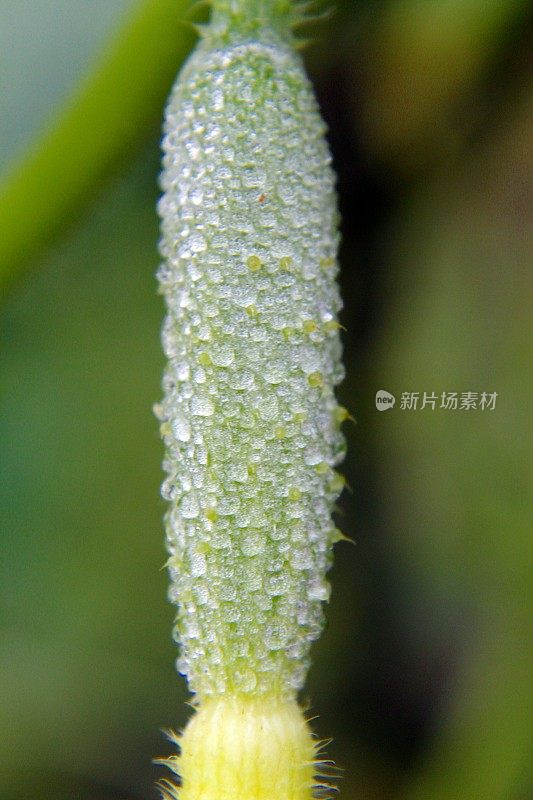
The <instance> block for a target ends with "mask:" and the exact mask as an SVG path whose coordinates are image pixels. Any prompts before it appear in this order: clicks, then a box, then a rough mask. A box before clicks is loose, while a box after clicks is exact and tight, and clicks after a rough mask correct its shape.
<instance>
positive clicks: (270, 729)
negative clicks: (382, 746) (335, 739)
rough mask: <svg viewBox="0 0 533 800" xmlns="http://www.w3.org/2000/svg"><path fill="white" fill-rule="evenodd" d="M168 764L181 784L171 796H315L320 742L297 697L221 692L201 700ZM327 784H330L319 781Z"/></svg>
mask: <svg viewBox="0 0 533 800" xmlns="http://www.w3.org/2000/svg"><path fill="white" fill-rule="evenodd" d="M173 738H174V741H175V742H176V744H178V746H179V748H180V750H181V754H180V755H177V756H172V757H171V758H169V759H167V760H166V761H165V763H166V764H167V766H169V767H170V768H171V769H172V770H173V771H174V772H175V773H176V774H177V775H179V778H180V783H181V786H179V787H178V786H174V785H173V784H171V783H170V782H167V781H164V782H163V785H162V789H163V794H164V796H165V797H166V798H167V800H311V798H312V797H313V788H314V787H315V786H316V785H317V783H316V779H315V776H316V774H317V769H319V767H320V764H321V763H322V762H321V761H320V760H317V746H319V744H320V743H319V742H317V740H315V739H314V738H313V736H312V734H311V731H310V729H309V726H308V725H307V722H306V721H305V718H304V716H303V713H302V711H301V709H300V708H299V707H298V705H297V703H296V702H295V701H294V700H281V699H278V698H273V697H271V696H265V697H256V698H247V697H242V696H240V697H217V698H208V699H206V700H205V701H203V702H202V704H201V706H200V707H199V709H198V710H197V711H196V713H195V714H194V716H193V717H192V718H191V720H190V721H189V723H188V725H187V727H186V728H185V731H184V733H183V735H182V736H180V737H177V736H176V737H173ZM320 786H321V787H322V788H327V787H325V786H324V784H323V783H320Z"/></svg>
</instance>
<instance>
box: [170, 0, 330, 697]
mask: <svg viewBox="0 0 533 800" xmlns="http://www.w3.org/2000/svg"><path fill="white" fill-rule="evenodd" d="M220 5H221V6H222V5H223V3H221V4H220ZM226 22H227V15H225V14H224V13H223V10H222V11H221V12H220V14H219V15H218V16H217V15H216V14H215V17H214V20H213V23H212V27H211V28H210V29H208V32H207V34H206V36H205V38H204V39H203V40H202V41H201V42H200V44H199V46H198V47H197V49H196V50H195V52H194V53H193V54H192V56H191V57H190V58H189V60H188V62H187V63H186V65H185V66H184V68H183V70H182V72H181V74H180V75H179V77H178V79H177V81H176V84H175V86H174V89H173V91H172V94H171V97H170V100H169V103H168V107H167V110H166V121H165V134H166V135H165V138H164V141H163V149H164V152H165V155H164V160H163V173H162V178H161V182H162V188H163V190H164V192H165V194H164V195H163V197H162V199H161V201H160V206H159V212H160V215H161V218H162V241H161V253H162V255H163V257H164V259H165V261H164V263H163V265H162V267H161V269H160V271H159V279H160V282H161V288H162V291H163V293H164V295H165V299H166V304H167V309H168V315H167V317H166V320H165V324H164V329H163V347H164V350H165V353H166V355H167V358H168V359H169V361H168V365H167V368H166V372H165V377H164V382H163V387H164V393H165V396H164V400H163V402H162V403H161V405H160V406H159V407H158V415H159V417H160V419H161V422H162V426H161V428H162V433H163V437H164V441H165V445H166V459H165V462H164V467H165V470H166V471H167V473H168V478H167V480H166V481H165V483H164V484H163V490H162V491H163V496H164V497H165V498H166V499H167V500H169V501H170V509H169V511H168V514H167V516H166V528H167V540H168V547H169V550H170V553H171V558H170V561H169V567H170V578H171V588H170V597H171V600H172V602H174V603H176V604H177V605H178V613H177V621H176V639H177V640H178V641H179V643H180V648H181V656H180V658H179V659H178V669H179V671H180V672H182V673H183V674H184V675H186V676H187V679H188V682H189V686H190V688H191V690H192V691H194V692H196V693H198V694H199V695H200V696H205V695H213V694H222V693H237V694H238V693H245V694H246V693H248V694H253V695H258V694H267V693H275V694H278V695H286V696H289V695H294V694H295V693H296V691H297V690H298V689H300V688H301V686H302V684H303V681H304V679H305V674H306V671H307V666H308V654H309V648H310V644H311V642H312V641H313V640H314V639H316V638H317V636H318V635H319V633H320V630H321V627H322V604H323V601H325V600H327V598H328V596H329V586H328V584H327V582H326V580H325V574H326V571H327V569H328V567H329V566H330V563H331V550H332V544H333V541H335V540H336V531H335V528H334V525H333V523H332V521H331V511H332V507H333V504H334V502H335V500H336V498H337V496H338V494H339V492H340V489H341V487H342V481H341V480H339V476H338V475H337V474H336V473H335V472H334V470H333V467H334V466H335V465H336V464H337V463H338V462H339V461H340V460H341V459H342V455H343V451H344V440H343V437H342V435H341V433H340V430H339V428H340V421H341V419H342V416H343V415H342V411H341V412H340V413H339V407H338V405H337V402H336V400H335V396H334V386H335V385H336V384H337V383H338V382H339V381H340V380H341V379H342V377H343V369H342V366H341V363H340V355H341V348H340V342H339V336H338V330H337V326H336V322H335V321H336V315H337V313H338V311H339V308H340V299H339V294H338V288H337V284H336V280H335V276H336V253H337V246H338V233H337V218H338V215H337V209H336V197H335V190H334V175H333V172H332V170H331V168H330V156H329V152H328V147H327V144H326V140H325V135H324V134H325V127H324V124H323V122H322V121H321V118H320V115H319V112H318V110H317V106H316V102H315V99H314V96H313V92H312V88H311V86H310V84H309V81H308V80H307V78H306V76H305V73H304V70H303V66H302V63H301V60H300V58H299V56H298V55H297V54H296V53H295V51H294V49H293V47H292V46H291V44H290V34H287V36H285V38H283V37H282V36H281V35H279V34H278V33H276V32H275V31H274V29H273V28H271V27H269V26H265V27H261V26H257V25H255V26H253V25H252V27H255V28H256V29H255V30H253V31H251V29H250V26H248V29H246V26H244V25H241V26H240V28H241V32H234V30H233V28H232V27H231V26H230V27H229V28H228V27H227V26H226ZM243 28H244V29H245V31H244V33H243V32H242V29H243ZM287 30H288V29H287Z"/></svg>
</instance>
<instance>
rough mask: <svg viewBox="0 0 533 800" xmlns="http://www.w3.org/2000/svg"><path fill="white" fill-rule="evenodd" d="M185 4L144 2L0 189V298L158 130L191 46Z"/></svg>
mask: <svg viewBox="0 0 533 800" xmlns="http://www.w3.org/2000/svg"><path fill="white" fill-rule="evenodd" d="M188 6H189V0H145V1H144V2H142V3H141V4H140V6H139V8H138V10H137V12H136V13H135V14H134V16H133V18H132V19H131V20H129V21H128V23H127V24H126V26H125V27H124V29H123V30H122V32H121V33H120V34H119V36H118V37H117V38H116V40H114V41H113V44H112V45H111V47H110V48H109V49H107V51H106V52H105V53H104V55H103V56H102V60H101V62H100V64H99V65H98V66H97V67H96V69H95V70H94V72H93V73H92V74H91V75H90V76H89V77H88V78H87V79H86V80H85V81H83V83H82V84H81V86H80V87H79V88H78V90H77V93H76V95H75V96H74V98H73V99H72V101H71V102H70V104H69V105H68V107H67V108H66V109H65V111H64V112H63V113H62V114H61V116H60V117H59V118H58V119H57V120H56V121H54V122H53V123H52V125H51V126H50V127H49V129H48V131H47V132H46V133H45V134H44V135H42V136H41V138H40V139H39V140H38V141H37V142H36V143H35V144H34V146H33V147H32V148H31V149H30V151H29V152H28V154H27V155H26V157H25V159H24V160H23V161H22V163H20V164H19V165H18V166H17V167H16V168H15V170H14V171H13V172H12V173H11V175H10V176H9V177H8V179H7V181H6V182H5V183H4V185H3V187H1V188H0V231H1V232H2V235H1V236H0V293H5V291H6V289H7V287H8V285H9V284H11V283H12V281H13V280H14V279H15V278H16V277H17V276H19V275H20V274H21V273H22V272H23V270H24V269H25V268H26V267H27V266H28V265H29V264H30V260H31V257H32V255H33V254H34V253H35V251H36V250H37V248H38V247H39V246H41V245H43V244H45V243H49V242H50V241H51V239H52V238H53V236H54V235H55V234H56V233H57V232H58V231H59V230H61V228H62V227H63V226H64V225H65V223H66V222H67V221H68V220H69V219H70V218H71V217H72V216H73V215H74V213H75V212H76V211H77V210H78V209H79V207H80V205H81V204H82V203H83V202H84V201H86V200H87V199H88V198H90V197H91V195H92V194H93V192H94V191H95V189H96V188H97V186H98V184H99V182H100V181H101V179H102V177H103V176H104V175H105V174H106V173H107V172H108V171H109V169H110V167H111V166H112V165H113V164H114V163H115V162H117V161H118V160H120V159H122V158H123V157H124V156H125V155H129V154H130V153H131V151H132V150H133V149H136V148H137V147H139V146H140V145H141V144H142V141H143V139H144V138H145V137H146V133H147V130H150V129H151V127H150V125H151V123H153V124H156V121H157V119H158V116H159V114H160V110H161V107H162V105H163V103H164V99H165V96H166V94H167V93H168V90H169V88H170V85H171V83H172V80H173V78H174V77H175V73H176V70H177V68H178V67H179V66H180V64H181V62H182V61H183V59H184V58H185V57H186V55H187V53H188V52H189V50H190V48H191V46H192V43H193V39H194V36H193V33H192V29H191V30H188V28H187V27H185V26H184V25H183V24H182V23H183V16H184V13H185V11H186V9H187V7H188Z"/></svg>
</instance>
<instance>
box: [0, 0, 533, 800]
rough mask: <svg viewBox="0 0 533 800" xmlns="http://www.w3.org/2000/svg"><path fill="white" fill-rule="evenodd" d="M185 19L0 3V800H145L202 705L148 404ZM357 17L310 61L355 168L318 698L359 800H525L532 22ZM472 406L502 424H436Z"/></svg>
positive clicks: (317, 47)
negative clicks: (172, 600) (444, 400)
mask: <svg viewBox="0 0 533 800" xmlns="http://www.w3.org/2000/svg"><path fill="white" fill-rule="evenodd" d="M185 6H186V4H185V3H184V2H181V3H180V0H172V2H170V0H148V2H139V0H135V2H134V0H0V54H1V55H0V59H1V66H0V260H2V259H3V260H2V269H3V273H2V278H3V294H2V305H1V308H0V324H1V334H0V336H1V363H2V370H1V374H2V395H1V401H0V402H1V414H0V442H1V445H0V447H1V450H0V453H1V456H0V458H1V462H0V463H1V473H2V477H1V485H0V519H1V531H2V532H1V558H0V625H1V638H0V731H1V733H0V739H1V740H2V744H1V747H0V797H1V798H2V800H22V798H24V800H26V798H28V797H31V798H32V800H67V799H68V800H70V799H71V798H76V799H79V800H153V798H155V797H156V796H157V792H156V789H155V788H154V781H155V780H156V778H157V777H160V776H161V770H160V769H159V768H156V767H154V766H153V765H152V763H151V759H152V758H153V757H154V756H155V755H161V754H167V753H169V752H170V748H169V746H168V743H167V742H166V741H165V739H164V737H163V735H162V734H161V729H162V728H169V727H173V728H179V727H180V726H182V725H183V724H184V722H185V720H186V717H187V714H188V710H187V707H186V706H185V705H184V701H185V699H186V697H187V695H186V690H185V687H184V683H183V680H182V679H180V678H178V677H177V676H176V674H175V671H174V658H175V655H176V653H175V650H174V646H173V644H172V643H171V639H170V630H171V623H172V617H173V611H172V608H171V606H170V605H169V604H168V603H167V602H166V575H165V573H164V571H161V566H162V564H163V563H164V561H165V552H164V547H163V532H162V524H161V517H162V513H163V510H164V504H163V502H162V500H160V498H159V483H160V480H161V470H160V462H161V457H162V446H161V444H160V441H159V436H158V429H157V424H156V421H155V418H154V417H153V415H152V412H151V407H152V404H153V403H154V402H156V401H157V400H158V399H159V398H160V389H159V383H160V375H161V371H162V366H163V357H162V354H161V351H160V346H159V328H160V324H161V320H162V315H163V308H162V303H161V300H160V298H159V297H158V296H157V294H156V283H155V279H154V272H155V270H156V267H157V264H158V256H157V252H156V242H157V238H158V222H157V219H156V215H155V210H154V209H155V203H156V199H157V195H158V189H157V182H156V177H157V174H158V169H159V166H158V162H159V130H160V119H161V113H162V108H163V103H164V98H165V96H166V95H167V93H168V91H169V89H170V86H171V83H172V80H173V76H174V74H175V72H176V70H177V68H178V66H179V63H180V61H181V59H182V58H183V56H184V55H185V54H186V52H187V50H188V48H189V47H190V45H191V42H192V41H193V36H192V33H191V31H190V30H189V29H187V28H186V27H183V26H182V25H181V24H180V19H181V17H182V16H183V12H184V8H185ZM335 7H336V10H335V13H334V14H333V15H332V17H331V18H330V19H329V20H328V21H326V22H324V23H321V24H320V25H319V26H315V28H314V29H312V30H311V33H312V35H313V36H314V37H315V41H314V43H312V44H311V45H310V46H309V47H308V48H307V49H306V50H305V51H304V56H305V60H306V63H307V65H308V69H309V72H310V74H311V76H312V79H313V81H314V84H315V87H316V91H317V94H318V97H319V101H320V104H321V107H322V109H323V113H324V116H325V118H326V120H327V123H328V126H329V129H330V142H331V147H332V150H333V154H334V161H335V165H336V169H337V172H338V176H339V192H340V203H341V211H342V217H343V222H342V232H343V245H342V251H341V263H342V275H341V280H342V291H343V296H344V301H345V308H344V312H343V319H342V322H343V324H344V325H345V327H346V332H345V333H344V345H345V356H346V366H347V378H346V381H345V383H344V384H343V386H342V388H341V389H340V393H339V395H340V400H341V402H342V403H343V404H344V405H346V406H347V407H348V408H349V409H350V411H351V412H352V414H353V416H354V417H355V419H356V424H355V425H351V426H350V427H348V429H347V437H348V441H349V451H348V452H349V455H348V458H347V460H346V464H345V472H346V475H347V478H348V481H349V483H350V485H351V487H352V492H348V491H346V492H345V493H344V495H343V498H342V500H341V503H340V506H341V508H340V511H339V519H338V522H339V525H340V527H341V528H342V530H343V531H344V532H345V533H346V534H347V535H348V536H350V537H351V538H353V540H354V542H355V546H354V545H350V544H346V543H340V544H339V545H337V553H336V562H335V567H334V569H333V571H332V575H331V578H332V582H333V586H334V592H333V596H332V601H331V604H330V607H329V609H328V621H329V624H328V627H327V630H326V632H325V634H324V636H323V637H322V639H321V640H320V642H319V643H318V644H317V645H316V646H315V650H314V665H313V668H312V672H311V675H310V679H309V681H308V684H307V687H306V691H305V693H304V695H303V697H302V700H303V701H304V702H305V703H308V704H309V705H310V708H311V710H312V713H313V714H315V713H316V714H318V715H319V718H318V720H317V721H316V722H315V723H314V724H315V727H316V730H317V731H318V732H319V734H320V735H321V736H332V737H333V743H332V744H331V745H330V746H329V748H328V753H329V755H331V756H332V757H333V758H334V759H335V760H336V762H337V763H338V764H339V765H340V766H341V767H342V768H343V773H342V777H341V780H340V782H339V785H340V789H341V796H342V797H343V798H346V800H430V798H431V800H526V799H527V798H530V797H532V796H533V780H532V772H531V763H532V759H531V755H532V748H531V743H532V742H531V738H532V737H531V732H532V730H533V725H532V723H533V712H532V705H533V685H532V679H531V675H532V663H533V661H532V654H533V637H532V629H531V616H532V610H533V602H532V593H531V588H532V583H533V581H532V563H533V559H532V556H533V548H532V537H531V511H532V505H531V460H530V455H531V449H532V448H531V445H532V441H531V422H530V404H531V391H532V389H533V386H532V382H531V348H530V342H531V338H532V337H531V334H532V332H533V331H532V329H531V321H530V320H531V316H530V309H529V302H528V297H529V301H530V298H531V272H530V265H531V256H532V255H533V251H532V248H531V232H532V230H533V227H532V225H531V217H530V214H531V199H532V195H531V188H532V185H531V166H532V162H531V142H532V133H533V131H532V106H533V104H532V101H533V91H532V83H531V73H530V71H529V64H528V57H529V55H530V52H529V49H528V43H529V41H530V39H529V34H530V28H529V25H528V23H529V21H530V12H531V6H530V5H529V4H528V3H526V2H523V1H521V0H379V1H378V0H359V2H347V0H337V2H336V4H335ZM158 14H159V17H158ZM143 15H146V16H143ZM158 20H159V22H158ZM157 25H159V26H160V29H159V33H157V30H158V28H157ZM150 26H151V27H150ZM163 31H164V33H165V35H166V39H165V38H164V35H163ZM156 34H157V35H156ZM135 36H137V37H138V38H137V39H136V38H135ZM158 36H159V39H158V38H157V37H158ZM132 37H133V38H132ZM150 37H152V38H153V40H154V41H153V43H152V44H150V41H151V40H150ZM163 39H164V42H163ZM160 42H163V43H162V44H160ZM132 43H137V44H136V45H135V46H133V44H132ZM117 53H118V55H117ZM121 69H122V73H123V74H124V75H126V76H128V80H129V83H128V80H126V78H124V80H123V82H122V83H121V81H120V80H116V81H113V79H112V77H113V75H114V74H115V73H117V71H118V72H119V73H120V70H121ZM113 70H115V72H113ZM122 73H121V74H122ZM109 76H111V77H109ZM80 86H81V88H80ZM91 93H92V94H91ZM87 96H89V100H87ZM91 97H92V98H93V99H92V101H91V99H90V98H91ZM73 98H74V99H73ZM84 98H85V100H84ZM95 98H96V99H95ZM117 109H118V111H117ZM114 115H115V116H114ZM121 115H122V116H121ZM69 126H70V127H69ZM78 143H79V147H78ZM94 143H96V144H94ZM28 148H30V149H29V150H28ZM91 148H92V149H91ZM28 152H29V153H30V155H29V156H28ZM32 154H33V155H32ZM28 159H29V161H28ZM32 159H33V160H32ZM54 159H55V160H54ZM28 164H29V166H28ZM21 165H22V166H21ZM25 165H26V166H25ZM47 170H48V171H47ZM55 175H57V176H58V177H57V179H56V177H55ZM2 198H3V200H2ZM10 215H11V216H10ZM528 290H529V295H528ZM380 389H385V390H387V391H389V392H391V393H393V394H394V395H395V396H396V405H395V406H394V408H392V409H390V410H388V411H386V412H381V411H378V410H377V409H376V406H375V402H374V398H375V394H376V392H377V391H378V390H380ZM452 391H456V392H459V393H461V392H467V391H470V392H477V393H479V394H480V393H481V392H490V393H492V392H497V394H498V396H497V400H496V406H495V408H494V410H487V409H485V410H481V409H480V408H479V407H478V408H477V409H471V410H468V411H467V410H464V409H463V410H460V409H458V410H456V411H453V410H444V409H441V408H439V405H440V395H441V393H442V392H452ZM404 392H420V395H421V396H422V394H423V392H427V393H428V394H429V393H435V394H436V395H437V407H436V408H435V410H431V408H429V407H426V408H424V409H421V408H420V403H419V407H418V408H417V409H416V410H408V409H402V408H401V396H402V394H403V393H404Z"/></svg>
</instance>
